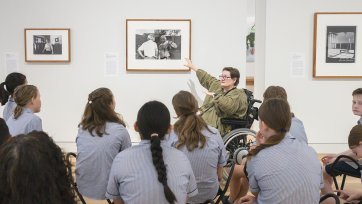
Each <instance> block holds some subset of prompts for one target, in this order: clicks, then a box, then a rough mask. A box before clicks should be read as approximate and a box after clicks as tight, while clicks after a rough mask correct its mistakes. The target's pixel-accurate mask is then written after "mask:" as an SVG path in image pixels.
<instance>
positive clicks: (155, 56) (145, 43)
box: [135, 29, 182, 60]
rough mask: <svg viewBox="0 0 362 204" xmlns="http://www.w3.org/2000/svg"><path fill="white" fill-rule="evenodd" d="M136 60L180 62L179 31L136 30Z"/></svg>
mask: <svg viewBox="0 0 362 204" xmlns="http://www.w3.org/2000/svg"><path fill="white" fill-rule="evenodd" d="M136 32H137V33H136V36H135V37H136V53H135V56H136V59H138V60H180V59H181V36H182V35H181V34H182V33H181V30H180V29H178V30H137V31H136Z"/></svg>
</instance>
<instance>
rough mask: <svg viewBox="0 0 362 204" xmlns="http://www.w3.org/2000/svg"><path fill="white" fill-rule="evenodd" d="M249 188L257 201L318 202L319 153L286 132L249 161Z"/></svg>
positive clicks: (320, 182) (275, 203) (271, 203)
mask: <svg viewBox="0 0 362 204" xmlns="http://www.w3.org/2000/svg"><path fill="white" fill-rule="evenodd" d="M246 170H247V172H248V178H249V186H250V191H251V192H254V193H258V197H257V203H258V204H290V203H293V204H306V203H308V204H318V203H319V197H320V194H319V191H320V188H322V187H323V178H322V166H321V164H320V162H319V160H318V157H317V153H316V152H315V151H314V149H313V148H311V147H309V146H308V145H306V144H305V143H303V142H300V141H298V140H296V139H295V138H292V137H291V136H290V135H287V136H286V137H285V138H284V139H283V140H282V141H281V142H280V143H279V144H277V145H274V146H271V147H267V148H265V149H263V150H261V151H260V152H259V153H258V154H257V155H256V156H254V157H252V159H251V160H250V161H248V162H247V168H246Z"/></svg>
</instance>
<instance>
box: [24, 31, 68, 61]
mask: <svg viewBox="0 0 362 204" xmlns="http://www.w3.org/2000/svg"><path fill="white" fill-rule="evenodd" d="M24 39H25V61H26V62H70V29H69V28H26V29H24Z"/></svg>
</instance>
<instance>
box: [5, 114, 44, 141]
mask: <svg viewBox="0 0 362 204" xmlns="http://www.w3.org/2000/svg"><path fill="white" fill-rule="evenodd" d="M6 124H7V125H8V127H9V132H10V134H11V135H12V136H16V135H19V134H28V133H29V132H31V131H34V130H36V131H43V128H42V122H41V119H40V118H39V116H37V115H35V114H34V113H33V111H32V110H30V109H29V108H23V112H22V113H21V115H20V116H19V117H18V118H17V119H15V118H14V115H12V116H11V117H10V118H9V119H8V120H7V121H6Z"/></svg>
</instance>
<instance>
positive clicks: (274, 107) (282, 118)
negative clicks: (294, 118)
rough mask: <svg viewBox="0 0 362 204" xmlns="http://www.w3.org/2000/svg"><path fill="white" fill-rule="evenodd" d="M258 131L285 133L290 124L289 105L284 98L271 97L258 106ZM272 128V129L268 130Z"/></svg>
mask: <svg viewBox="0 0 362 204" xmlns="http://www.w3.org/2000/svg"><path fill="white" fill-rule="evenodd" d="M259 119H260V123H259V124H260V132H261V133H262V134H263V132H264V131H269V132H267V135H268V134H271V133H272V134H279V133H286V132H288V131H289V129H290V125H291V113H290V107H289V104H288V102H287V101H286V100H283V99H280V98H271V99H268V100H266V101H264V102H263V104H262V105H261V106H260V108H259ZM270 130H272V131H270Z"/></svg>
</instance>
